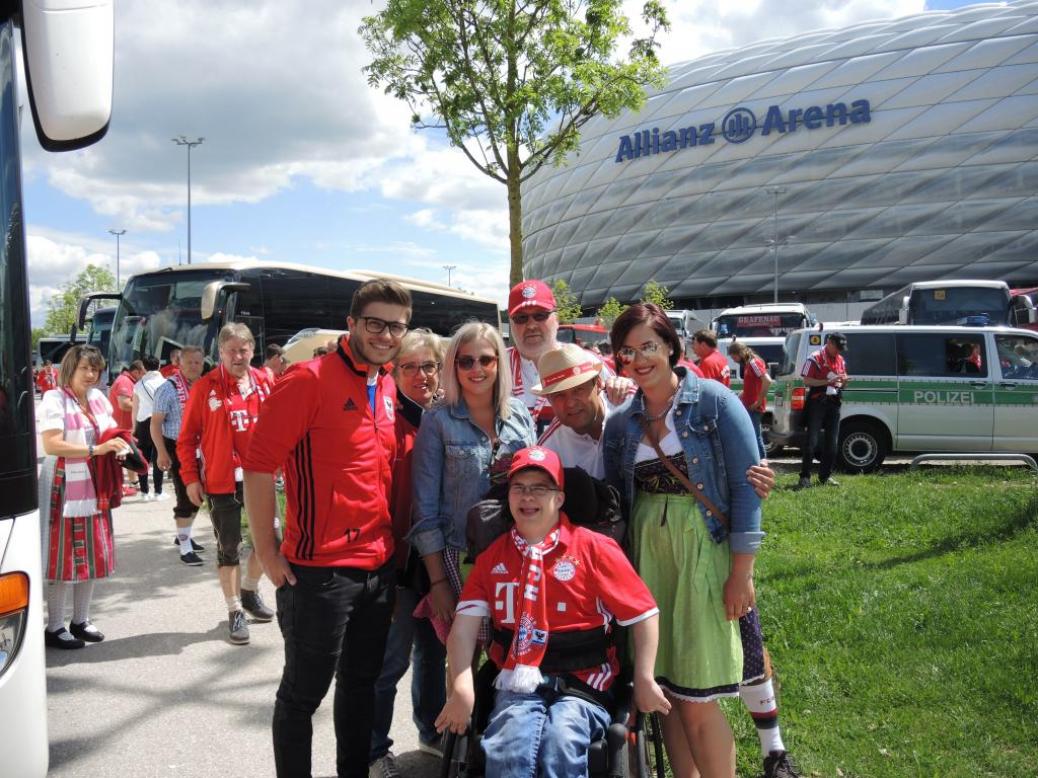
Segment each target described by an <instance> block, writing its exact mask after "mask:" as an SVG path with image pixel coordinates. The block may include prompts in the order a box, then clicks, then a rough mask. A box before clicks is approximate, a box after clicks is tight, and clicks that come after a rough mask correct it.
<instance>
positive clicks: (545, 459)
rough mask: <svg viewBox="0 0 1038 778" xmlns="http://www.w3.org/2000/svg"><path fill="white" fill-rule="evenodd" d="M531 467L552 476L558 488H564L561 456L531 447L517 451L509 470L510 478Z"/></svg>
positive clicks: (548, 449) (549, 450) (548, 450)
mask: <svg viewBox="0 0 1038 778" xmlns="http://www.w3.org/2000/svg"><path fill="white" fill-rule="evenodd" d="M530 467H536V468H539V469H541V470H543V471H544V472H545V473H547V474H548V475H549V476H551V480H553V481H554V482H555V485H556V486H557V487H559V488H560V489H562V488H563V485H564V483H565V480H564V478H563V475H562V462H560V461H559V455H558V454H556V453H555V452H554V451H552V450H551V449H550V448H542V447H541V446H530V447H529V448H523V449H520V450H519V451H516V452H515V454H513V455H512V465H511V466H510V467H509V468H508V477H509V478H511V477H512V476H513V475H515V474H516V473H518V472H519V471H520V470H526V469H527V468H530Z"/></svg>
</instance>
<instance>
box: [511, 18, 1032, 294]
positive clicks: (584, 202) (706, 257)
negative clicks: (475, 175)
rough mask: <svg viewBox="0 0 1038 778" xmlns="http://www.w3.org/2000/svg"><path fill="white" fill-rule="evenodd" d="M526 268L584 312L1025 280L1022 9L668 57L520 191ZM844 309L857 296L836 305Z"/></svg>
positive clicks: (1028, 117)
mask: <svg viewBox="0 0 1038 778" xmlns="http://www.w3.org/2000/svg"><path fill="white" fill-rule="evenodd" d="M523 195H524V198H523V199H524V202H523V205H524V214H523V229H524V271H525V274H526V277H527V278H544V279H547V280H549V281H551V280H555V279H559V278H561V279H564V280H565V281H566V282H568V284H569V285H570V288H571V289H573V290H574V291H575V292H576V293H577V294H578V295H579V296H580V298H581V303H582V305H584V306H585V308H593V307H596V306H598V305H599V304H600V303H601V302H602V301H603V300H604V299H605V298H607V297H609V296H615V297H617V298H618V299H620V300H621V301H629V300H631V299H636V298H637V297H638V296H639V293H640V291H641V288H642V286H643V285H644V283H645V282H646V281H648V280H649V279H655V280H657V281H659V282H660V283H663V284H665V285H666V286H667V287H669V289H670V290H671V297H672V298H674V299H675V301H676V303H677V304H678V305H679V307H687V308H718V307H725V306H729V305H736V304H741V303H744V302H770V301H771V299H772V296H773V294H774V284H775V275H774V272H775V260H776V254H777V261H778V266H779V273H780V276H779V299H781V300H783V301H788V300H799V301H802V302H807V303H809V304H811V303H816V304H817V303H841V304H846V303H857V302H858V301H861V300H872V299H877V298H878V295H879V292H880V290H882V291H884V292H889V291H893V290H894V289H896V288H898V287H901V286H903V285H904V284H906V283H908V282H910V281H916V280H926V279H941V278H989V279H1003V280H1006V281H1009V282H1010V284H1011V285H1018V286H1024V285H1033V284H1038V1H1036V0H1029V1H1027V2H1011V3H997V4H985V5H979V6H969V7H966V8H963V9H959V10H956V11H950V12H929V13H925V14H920V15H916V16H910V17H905V18H901V19H896V20H886V21H880V22H871V23H865V24H859V25H855V26H853V27H848V28H845V29H842V30H835V31H834V30H826V31H821V32H815V33H809V34H806V35H800V36H797V37H795V38H790V39H787V40H771V41H764V42H761V43H758V44H755V45H752V46H749V47H746V48H743V49H740V50H737V51H726V52H722V53H717V54H712V55H710V56H707V57H703V58H701V59H698V60H695V61H692V62H688V63H684V64H680V65H676V66H673V67H671V68H670V78H669V82H668V84H667V85H666V86H665V87H664V88H663V89H662V90H660V91H659V92H653V93H651V94H650V96H649V99H648V101H647V103H646V105H645V107H644V108H643V110H642V111H640V112H638V113H626V114H623V115H621V116H620V117H618V118H617V119H615V120H609V119H604V118H602V117H596V118H595V119H592V120H591V121H590V122H588V123H587V124H586V125H585V126H584V129H583V132H582V140H581V147H580V152H579V154H578V155H574V156H573V157H571V158H570V159H569V161H568V163H567V164H566V165H564V166H561V167H555V168H552V167H547V168H544V169H542V170H541V171H540V172H538V174H537V175H536V176H535V177H534V178H532V179H531V180H530V181H529V182H528V183H527V185H526V186H525V188H524V192H523ZM853 307H854V308H855V309H856V311H860V307H859V306H857V305H855V306H853Z"/></svg>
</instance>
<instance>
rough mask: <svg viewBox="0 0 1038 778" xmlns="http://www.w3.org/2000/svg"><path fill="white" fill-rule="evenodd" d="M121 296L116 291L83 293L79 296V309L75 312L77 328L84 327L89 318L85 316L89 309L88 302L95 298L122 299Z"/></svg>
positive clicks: (95, 299)
mask: <svg viewBox="0 0 1038 778" xmlns="http://www.w3.org/2000/svg"><path fill="white" fill-rule="evenodd" d="M122 299H123V296H122V295H121V294H119V293H118V292H92V293H91V294H88V295H84V296H83V297H80V298H79V310H78V311H77V313H76V326H77V327H79V329H83V328H84V327H86V323H87V321H88V320H89V319H90V317H89V316H87V312H88V311H89V310H90V303H92V302H95V301H97V300H122Z"/></svg>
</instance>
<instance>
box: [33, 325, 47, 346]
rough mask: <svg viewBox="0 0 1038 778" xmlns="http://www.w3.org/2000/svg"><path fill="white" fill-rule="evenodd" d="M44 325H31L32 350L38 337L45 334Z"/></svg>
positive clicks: (38, 340) (38, 339)
mask: <svg viewBox="0 0 1038 778" xmlns="http://www.w3.org/2000/svg"><path fill="white" fill-rule="evenodd" d="M47 334H48V333H47V330H46V328H45V327H33V328H32V350H33V351H35V350H36V344H37V343H39V342H40V338H42V337H44V336H45V335H47Z"/></svg>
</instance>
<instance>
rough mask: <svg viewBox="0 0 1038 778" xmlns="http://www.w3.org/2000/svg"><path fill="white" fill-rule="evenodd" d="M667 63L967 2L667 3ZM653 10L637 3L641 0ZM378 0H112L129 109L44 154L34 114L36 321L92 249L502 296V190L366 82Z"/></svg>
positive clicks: (124, 257)
mask: <svg viewBox="0 0 1038 778" xmlns="http://www.w3.org/2000/svg"><path fill="white" fill-rule="evenodd" d="M664 2H665V5H666V6H667V8H668V12H669V14H670V17H671V22H672V24H673V29H672V31H671V32H670V33H669V34H668V35H666V37H665V38H664V40H663V45H662V49H661V52H660V55H661V59H662V61H663V62H664V63H666V64H672V63H677V62H682V61H685V60H689V59H693V58H695V57H697V56H700V55H702V54H707V53H709V52H712V51H717V50H721V49H728V48H732V47H738V46H741V45H745V44H747V43H750V42H753V41H757V40H760V39H763V38H774V37H784V36H788V35H795V34H798V33H801V32H805V31H808V30H813V29H819V28H828V27H842V26H845V25H848V24H852V23H855V22H859V21H864V20H867V19H876V18H893V17H898V16H904V15H907V14H912V13H919V12H922V11H926V10H939V9H947V8H956V7H959V6H961V5H966V3H965V2H959V0H929V2H926V1H925V0H744V1H743V2H739V3H717V2H714V1H710V2H706V1H704V0H664ZM625 4H626V5H627V6H628V9H629V10H628V12H629V15H631V17H632V18H636V17H637V12H638V9H639V8H640V6H641V0H625ZM380 5H381V3H380V2H379V0H371V1H370V2H369V0H346V2H343V0H278V1H277V2H273V0H178V2H176V3H140V2H125V1H124V0H117V2H116V4H115V14H116V17H115V26H116V30H115V69H116V73H115V108H114V114H113V117H112V123H111V127H110V129H109V132H108V135H107V136H106V137H105V139H104V140H102V141H101V142H100V143H99V144H97V145H95V146H93V147H91V148H88V149H85V150H81V151H77V152H72V153H67V154H47V153H45V152H43V151H42V150H40V148H39V146H38V144H37V142H36V139H35V135H34V132H33V129H32V122H31V121H28V120H26V121H24V122H23V127H22V152H23V164H24V174H23V188H24V194H25V214H26V222H27V230H28V237H27V251H28V260H29V279H30V284H31V288H30V296H31V307H32V312H33V322H34V324H35V325H36V326H39V325H40V324H42V322H43V319H44V318H45V313H46V301H47V300H48V299H49V298H50V296H51V295H53V294H54V293H55V292H56V291H57V289H58V287H59V286H60V284H62V283H63V282H64V281H66V280H68V279H70V278H73V277H74V276H75V275H76V274H77V273H78V272H80V271H81V270H82V269H83V268H84V267H85V266H86V265H87V264H100V265H105V266H107V267H109V268H111V269H112V270H113V272H114V270H115V254H116V246H115V242H116V241H115V238H114V237H113V236H112V235H110V234H109V233H108V230H110V229H124V230H126V234H125V235H123V236H122V239H121V252H120V271H121V276H122V279H123V280H124V281H125V279H126V278H127V277H128V276H129V275H131V274H132V273H134V272H140V271H143V270H150V269H155V268H158V267H164V266H168V265H173V264H177V263H178V261H179V262H186V261H187V215H186V213H187V212H186V189H187V186H186V181H187V171H186V165H187V154H186V151H185V149H184V148H183V147H180V146H177V145H175V144H174V143H173V142H172V140H171V139H172V138H174V137H176V136H179V135H186V136H187V137H189V138H191V139H194V138H197V137H204V139H205V140H204V143H203V144H202V145H201V146H198V147H196V148H195V149H194V150H193V151H192V152H191V177H192V188H191V194H192V211H191V220H192V225H191V228H192V232H191V240H192V256H193V261H194V262H195V263H199V262H205V261H212V260H219V259H228V258H238V257H243V258H255V259H260V260H269V261H287V262H299V263H304V264H311V265H317V266H322V267H329V268H338V269H346V268H357V269H380V270H385V271H387V272H394V273H398V274H401V275H409V276H414V277H418V278H425V279H430V280H435V281H440V282H445V281H446V278H447V273H446V271H445V270H444V265H454V266H456V269H455V270H454V271H453V276H452V282H453V283H454V285H456V286H460V287H462V288H464V289H467V290H470V291H473V292H476V293H480V294H486V295H490V296H493V297H495V298H497V299H499V300H500V301H501V302H502V303H503V302H504V299H505V297H506V296H507V283H508V218H507V211H506V203H505V190H504V187H503V186H502V185H501V184H498V183H497V182H495V181H492V180H491V179H489V178H487V177H485V176H483V175H482V174H481V173H479V172H478V171H477V170H476V169H475V168H474V167H473V166H472V165H471V163H469V162H468V160H467V159H466V158H465V156H464V155H463V154H462V153H461V152H460V151H457V150H455V149H451V148H449V147H448V146H447V145H446V144H445V143H444V142H443V140H442V138H440V137H439V136H437V135H436V134H433V133H429V132H421V131H414V130H412V129H411V128H410V124H409V112H408V111H407V109H406V106H404V105H403V104H402V103H400V102H398V101H396V100H394V99H392V98H390V97H387V96H386V95H383V94H382V93H381V92H380V91H378V90H375V89H372V88H370V87H369V86H368V85H367V82H366V80H365V77H364V75H363V73H362V72H361V68H362V67H363V66H364V65H365V64H366V63H367V62H368V54H367V51H366V50H365V48H364V45H363V43H362V41H361V39H360V36H359V35H358V33H357V28H358V27H359V26H360V21H361V17H362V16H364V15H366V14H369V13H373V12H374V11H376V10H377V9H378V8H379V7H380Z"/></svg>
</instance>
